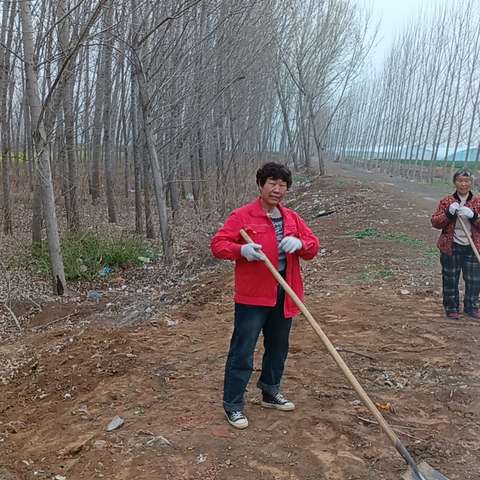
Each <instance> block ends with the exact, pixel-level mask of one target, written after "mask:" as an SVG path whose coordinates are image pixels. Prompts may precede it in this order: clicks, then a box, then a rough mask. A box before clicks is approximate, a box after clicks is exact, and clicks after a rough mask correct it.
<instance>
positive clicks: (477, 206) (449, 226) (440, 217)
mask: <svg viewBox="0 0 480 480" xmlns="http://www.w3.org/2000/svg"><path fill="white" fill-rule="evenodd" d="M454 202H458V203H460V198H459V196H458V194H457V192H455V193H454V194H453V195H448V196H447V197H445V198H442V200H440V203H439V204H438V207H437V209H436V211H435V213H434V214H433V215H432V227H434V228H438V229H439V230H442V233H441V234H440V237H439V239H438V242H437V247H438V248H439V250H440V251H441V252H443V253H445V254H447V255H452V247H453V235H454V232H455V225H456V223H457V216H456V215H451V214H450V212H449V211H448V207H449V206H450V205H451V204H452V203H454ZM465 206H466V207H469V208H471V209H472V210H473V218H471V219H470V222H471V224H472V239H473V243H474V244H475V246H476V247H477V249H478V250H480V218H479V215H480V197H479V196H477V195H473V194H472V192H469V194H468V197H467V201H466V202H465Z"/></svg>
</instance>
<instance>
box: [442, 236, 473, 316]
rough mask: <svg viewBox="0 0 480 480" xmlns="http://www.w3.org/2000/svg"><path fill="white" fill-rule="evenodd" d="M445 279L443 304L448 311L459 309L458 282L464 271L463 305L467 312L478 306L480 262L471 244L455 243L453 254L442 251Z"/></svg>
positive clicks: (443, 276)
mask: <svg viewBox="0 0 480 480" xmlns="http://www.w3.org/2000/svg"><path fill="white" fill-rule="evenodd" d="M440 263H441V265H442V281H443V306H444V308H445V311H446V312H447V313H449V312H458V311H459V304H460V299H459V293H458V282H459V279H460V272H463V280H464V282H465V298H464V299H463V307H464V310H465V311H466V312H472V311H473V310H476V309H477V308H478V295H479V293H480V263H478V260H477V258H476V257H475V254H474V253H473V250H472V247H470V245H459V244H457V243H454V244H453V255H451V256H450V255H446V254H445V253H441V255H440Z"/></svg>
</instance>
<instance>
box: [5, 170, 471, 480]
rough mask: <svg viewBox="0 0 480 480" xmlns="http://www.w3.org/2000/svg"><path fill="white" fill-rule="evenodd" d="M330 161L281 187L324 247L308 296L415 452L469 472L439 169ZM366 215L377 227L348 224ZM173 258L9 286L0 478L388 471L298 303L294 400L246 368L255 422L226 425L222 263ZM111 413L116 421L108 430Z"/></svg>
mask: <svg viewBox="0 0 480 480" xmlns="http://www.w3.org/2000/svg"><path fill="white" fill-rule="evenodd" d="M329 173H330V175H329V176H326V177H322V178H318V179H314V180H312V181H311V182H303V183H301V184H300V185H299V186H298V187H297V188H295V189H294V191H292V195H291V197H290V202H289V205H290V206H292V207H293V208H295V209H296V210H297V211H299V212H300V213H301V215H302V216H303V217H304V218H305V220H306V221H307V222H308V223H309V225H310V226H311V227H312V229H313V230H314V231H315V232H316V233H317V234H318V236H319V237H320V239H321V242H322V248H324V249H325V250H323V251H322V255H319V256H318V257H317V258H316V259H314V260H313V261H311V262H305V263H304V264H303V267H304V276H305V284H306V299H305V303H306V305H307V307H308V308H309V310H310V311H311V313H312V314H313V316H314V317H315V318H316V319H317V321H318V322H319V323H320V324H321V326H322V328H324V330H325V332H326V334H327V335H328V336H329V338H330V339H331V340H332V342H333V343H334V344H335V345H336V346H337V348H338V349H339V350H340V351H341V355H342V356H343V357H344V359H345V360H346V362H347V364H348V365H349V366H350V367H351V369H352V371H353V372H354V374H355V375H356V376H357V377H358V379H359V381H360V383H361V384H362V385H363V386H364V387H365V389H366V390H367V392H368V393H369V394H370V395H371V396H372V398H373V400H374V401H375V402H377V404H379V406H380V408H382V409H384V411H385V416H386V418H387V420H388V421H389V422H390V423H391V425H392V426H393V427H394V429H395V430H396V432H397V433H398V435H399V436H400V438H401V440H402V441H403V442H404V443H405V444H406V445H407V446H408V448H409V450H410V451H411V452H412V453H413V454H414V456H415V457H416V458H417V459H422V460H426V461H427V462H428V463H429V464H431V465H432V466H434V467H435V468H436V469H438V470H439V471H441V472H442V473H443V474H445V475H446V476H447V477H448V478H449V479H450V480H478V479H479V478H480V356H479V341H480V323H476V322H474V321H469V320H467V319H466V318H463V319H462V320H461V321H457V322H453V321H448V320H446V319H445V318H444V316H443V312H442V307H441V295H440V285H441V283H440V274H439V267H438V256H437V254H436V252H435V251H434V250H433V249H432V247H433V246H434V242H435V239H436V237H437V232H435V231H433V230H432V229H431V227H430V221H429V219H430V215H431V212H432V210H433V208H434V206H435V204H436V201H437V200H438V199H439V198H440V196H441V195H443V194H444V191H441V190H442V188H443V189H444V190H445V189H446V190H448V187H446V186H444V187H436V189H435V188H433V187H427V186H425V185H418V184H414V183H412V182H406V181H400V180H398V179H394V178H388V177H385V178H384V177H381V176H378V177H376V176H374V175H373V174H372V173H368V172H363V173H361V174H356V177H355V178H354V177H353V173H352V171H349V170H342V171H340V170H338V167H337V170H336V171H334V170H332V169H331V170H330V171H329ZM325 209H327V210H329V209H333V210H335V213H334V214H332V215H328V216H318V214H319V213H320V212H321V211H322V210H325ZM213 228H215V226H212V230H213ZM367 228H370V229H375V230H370V233H371V232H374V231H376V232H380V234H381V235H379V236H377V237H376V238H373V237H369V236H368V235H365V237H366V238H363V239H359V238H354V237H353V236H352V235H350V234H349V233H351V232H359V231H364V230H365V229H367ZM207 233H211V232H207ZM359 236H362V235H359ZM201 238H203V239H207V238H208V235H205V236H204V237H201ZM204 243H205V245H204V246H203V250H202V252H203V255H205V256H206V257H208V253H207V252H208V250H207V247H208V243H207V240H205V242H204ZM184 255H188V250H185V253H184ZM185 268H186V269H187V270H189V274H190V276H189V279H188V280H186V279H185V280H183V281H182V282H180V284H178V283H174V282H168V283H161V279H162V278H163V277H162V275H161V274H159V273H158V272H160V273H161V271H162V267H161V265H154V266H153V267H151V268H150V269H135V270H132V271H124V272H120V273H116V274H114V275H112V276H111V278H110V279H108V281H107V282H104V283H103V284H101V285H95V286H94V287H96V288H101V289H102V293H103V296H102V298H101V300H100V301H99V302H98V303H95V302H91V301H88V300H87V299H86V297H85V291H83V290H81V288H83V287H78V289H79V291H78V295H69V296H66V297H65V298H63V299H61V300H56V301H53V300H49V299H48V296H47V295H45V294H42V295H41V296H38V297H34V296H33V293H30V294H29V295H28V299H29V300H26V299H24V300H23V303H22V302H18V305H16V307H15V308H14V311H15V313H16V314H17V316H18V317H19V319H20V320H21V322H22V325H23V326H24V328H25V332H24V334H23V335H18V334H14V329H13V330H12V331H10V330H9V329H6V328H4V329H3V330H2V331H3V335H2V337H1V338H2V341H1V343H0V480H16V479H53V478H56V479H58V480H61V479H63V478H65V479H67V480H72V479H97V478H105V479H129V480H131V479H139V480H142V479H171V480H180V479H204V480H208V479H212V480H213V479H218V480H220V479H221V480H226V479H228V480H247V479H248V480H250V479H254V480H257V479H258V480H261V479H262V480H273V479H275V480H297V479H298V480H323V479H328V480H381V479H384V480H394V479H395V480H399V479H400V478H401V475H402V472H404V471H405V465H404V462H403V460H402V459H401V458H400V457H399V456H398V455H397V453H396V451H395V450H394V449H393V448H392V447H391V445H390V444H389V443H388V441H387V440H386V437H385V435H384V434H383V433H382V432H381V431H380V430H379V428H378V426H377V425H375V423H374V422H373V420H372V417H371V415H370V414H369V413H368V411H367V410H366V408H365V407H363V406H362V405H360V404H359V401H358V399H357V396H356V394H355V392H354V391H353V390H352V389H351V388H350V386H349V385H348V384H347V382H346V380H345V379H344V377H343V375H342V373H341V372H340V370H339V369H338V368H337V367H336V365H335V364H334V362H333V360H332V359H331V358H330V357H329V355H328V354H327V352H326V350H325V349H324V348H323V346H322V344H321V342H320V340H319V338H318V337H317V336H316V335H315V334H314V332H313V330H312V329H311V328H310V326H309V325H308V323H307V322H306V320H305V319H304V318H303V317H298V318H297V319H296V320H295V323H294V328H293V330H292V338H291V348H290V355H289V359H288V363H287V367H286V372H285V376H284V393H285V394H286V396H288V397H289V398H291V399H292V400H293V401H294V402H295V404H296V407H297V408H296V410H295V411H293V412H286V413H285V412H277V411H270V410H265V409H262V408H261V406H260V405H259V395H258V392H257V391H256V388H255V386H254V385H255V383H254V382H255V380H256V376H257V375H258V372H255V375H254V378H252V382H251V384H250V388H249V391H248V394H247V398H248V404H247V409H246V413H247V415H248V418H249V421H250V427H249V428H248V429H247V430H245V431H236V430H234V429H233V428H231V427H230V426H229V425H228V424H227V423H226V421H225V419H224V416H223V411H222V405H221V395H222V382H223V368H224V362H225V357H226V352H227V348H228V342H229V337H230V333H231V329H232V307H233V304H232V265H231V264H230V263H228V262H216V261H211V260H210V259H209V260H208V261H207V262H204V264H203V266H202V267H201V268H200V267H198V268H197V267H196V266H195V264H190V265H188V264H186V265H185ZM185 278H187V277H185ZM87 288H88V286H85V289H87ZM90 288H92V287H91V286H90ZM42 291H43V290H42ZM35 303H36V304H37V305H35ZM2 318H3V322H4V323H6V322H8V323H10V324H11V323H12V319H11V318H9V317H8V315H6V316H4V317H2ZM50 322H54V323H50ZM260 343H261V342H259V345H260ZM260 359H261V346H259V351H258V354H257V356H256V363H257V365H258V364H259V362H260ZM116 415H120V416H122V417H123V418H124V419H125V423H124V424H123V426H121V427H120V428H118V429H116V430H114V431H112V432H107V431H106V427H107V425H108V424H109V422H110V421H111V420H112V418H113V417H115V416H116Z"/></svg>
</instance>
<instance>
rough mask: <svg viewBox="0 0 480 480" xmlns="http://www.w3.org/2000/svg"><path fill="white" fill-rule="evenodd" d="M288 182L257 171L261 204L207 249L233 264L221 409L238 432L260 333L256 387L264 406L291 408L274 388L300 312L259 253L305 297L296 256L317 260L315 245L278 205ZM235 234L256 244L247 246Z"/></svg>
mask: <svg viewBox="0 0 480 480" xmlns="http://www.w3.org/2000/svg"><path fill="white" fill-rule="evenodd" d="M291 184H292V175H291V172H290V170H289V169H288V168H287V167H286V166H284V165H282V164H279V163H274V162H270V163H267V164H265V165H263V167H261V168H260V169H259V170H258V171H257V185H258V188H259V191H260V196H259V198H257V199H256V200H255V201H253V202H252V203H249V204H247V205H244V206H243V207H240V208H238V209H237V210H234V211H233V212H232V214H231V215H230V216H229V217H228V219H227V221H226V222H225V224H224V225H223V226H222V227H221V228H220V230H219V231H218V232H217V233H216V234H215V236H214V237H213V239H212V243H211V249H212V253H213V255H214V256H215V257H217V258H222V259H226V260H234V261H235V297H234V301H235V322H234V331H233V335H232V339H231V342H230V350H229V353H228V358H227V363H226V366H225V380H224V391H223V406H224V409H225V414H226V416H227V420H228V422H229V423H230V424H231V425H232V426H234V427H236V428H246V427H247V426H248V420H247V418H246V416H245V414H244V412H243V410H244V405H245V404H244V394H245V389H246V387H247V384H248V381H249V380H250V376H251V374H252V370H253V356H254V352H255V346H256V344H257V340H258V337H259V335H260V332H261V331H262V332H263V339H264V340H263V343H264V348H265V352H264V355H263V361H262V372H261V375H260V378H259V380H258V382H257V386H258V387H259V388H260V389H261V390H262V406H263V407H265V408H275V409H277V410H283V411H289V410H293V409H294V408H295V405H294V404H293V403H292V402H290V401H289V400H287V399H286V398H285V397H284V396H283V395H282V394H281V393H280V382H281V379H282V374H283V369H284V365H285V360H286V358H287V354H288V339H289V334H290V328H291V325H292V317H293V316H295V315H297V314H298V313H299V310H298V308H297V307H296V305H295V304H294V302H293V301H292V300H291V299H290V297H288V296H286V295H285V292H284V290H283V289H282V288H281V287H280V286H279V285H278V284H277V282H276V280H275V278H274V277H273V276H272V274H271V273H270V272H269V270H268V269H267V267H266V266H265V264H264V263H263V262H262V259H263V254H265V255H266V256H267V257H268V258H269V259H270V261H271V262H272V263H273V265H274V266H275V267H276V268H277V270H278V271H279V272H280V273H281V274H282V276H283V277H284V278H285V280H286V281H287V283H288V284H289V285H290V286H291V287H292V289H293V290H294V291H295V293H296V294H297V295H298V296H299V297H300V298H301V299H303V282H302V277H301V271H300V261H299V258H303V259H305V260H309V259H311V258H313V257H315V255H316V254H317V252H318V248H319V245H320V244H319V241H318V239H317V237H316V236H315V235H314V234H313V233H312V231H311V230H310V228H308V226H307V225H306V224H305V222H304V221H303V220H302V218H301V217H300V216H299V215H298V214H297V213H295V212H294V211H293V210H290V209H288V208H286V207H284V206H282V204H281V202H282V200H283V199H284V197H285V195H286V194H287V191H288V189H289V188H290V186H291ZM241 229H244V230H245V231H246V232H247V233H248V234H249V235H250V237H251V238H252V239H253V241H254V242H255V243H253V244H246V243H245V242H244V240H243V239H242V237H241V235H240V230H241ZM262 252H263V254H262Z"/></svg>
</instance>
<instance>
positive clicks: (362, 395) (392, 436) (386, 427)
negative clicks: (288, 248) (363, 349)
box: [240, 229, 416, 470]
mask: <svg viewBox="0 0 480 480" xmlns="http://www.w3.org/2000/svg"><path fill="white" fill-rule="evenodd" d="M240 235H241V236H242V238H243V239H244V240H245V241H246V242H247V243H254V242H253V240H252V239H251V238H250V237H249V235H248V234H247V232H245V230H243V229H242V230H240ZM262 253H263V252H262ZM263 256H264V257H265V258H264V263H265V265H266V266H267V268H268V269H269V270H270V272H271V273H272V275H273V276H274V277H275V279H276V280H277V281H278V283H279V284H280V285H281V286H282V287H283V289H284V290H285V292H286V293H287V294H288V295H289V296H290V297H291V298H292V300H293V301H294V302H295V304H296V305H297V307H298V308H299V309H300V310H301V312H302V313H303V315H305V318H306V319H307V320H308V322H309V323H310V325H311V326H312V328H313V329H314V330H315V333H316V334H317V335H318V336H319V337H320V339H321V340H322V342H323V344H324V345H325V347H326V349H327V350H328V353H329V354H330V355H331V356H332V357H333V359H334V360H335V363H336V364H337V365H338V366H339V367H340V369H341V370H342V372H343V374H344V375H345V377H346V378H347V380H348V381H349V382H350V384H351V385H352V387H353V389H354V390H355V392H357V394H358V396H359V397H360V398H361V400H362V402H363V403H364V404H365V406H366V407H367V408H368V409H369V410H370V412H371V413H372V415H373V416H374V417H375V419H376V420H377V422H378V424H379V425H380V427H381V428H382V430H383V431H384V432H385V433H386V435H387V436H388V438H389V439H390V441H391V442H392V444H393V446H394V447H395V448H396V449H397V451H398V452H399V453H400V455H401V456H402V457H403V458H404V460H405V461H406V462H407V463H408V464H409V465H411V466H412V468H414V470H416V464H415V462H414V460H413V459H412V457H411V456H410V454H409V453H408V451H407V450H406V448H405V447H404V446H403V445H402V443H401V442H400V439H399V438H398V436H397V435H396V434H395V432H394V431H393V429H392V428H391V427H390V425H389V424H388V423H387V422H386V420H385V419H384V418H383V416H382V414H381V413H380V411H379V410H378V408H377V407H376V406H375V404H374V403H373V402H372V400H371V399H370V397H369V396H368V395H367V392H365V390H364V389H363V387H362V386H361V385H360V383H359V382H358V380H357V379H356V378H355V376H354V375H353V373H352V372H351V370H350V369H349V368H348V366H347V364H346V363H345V362H344V360H343V358H342V357H341V356H340V354H339V353H338V352H337V350H336V349H335V347H334V346H333V344H332V342H331V341H330V340H329V338H328V337H327V336H326V335H325V333H324V332H323V330H322V329H321V328H320V325H319V324H318V323H317V321H316V320H315V319H314V318H313V316H312V315H311V313H310V312H309V311H308V310H307V307H306V306H305V305H304V304H303V302H302V301H301V300H300V299H299V298H298V296H297V294H296V293H295V292H294V291H293V290H292V289H291V287H290V285H288V283H287V282H286V281H285V280H284V279H283V277H282V276H281V275H280V273H278V271H277V269H276V268H275V267H274V266H273V265H272V262H271V261H270V260H269V259H268V257H267V256H266V255H265V254H263Z"/></svg>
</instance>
